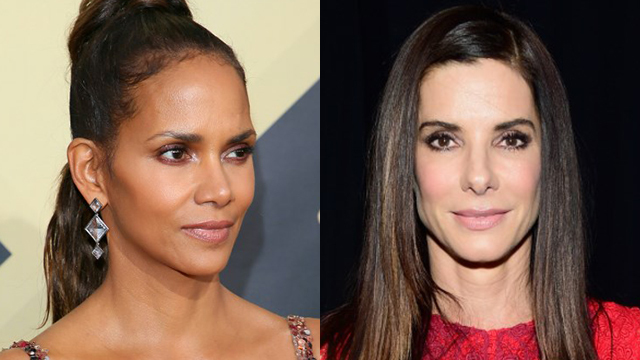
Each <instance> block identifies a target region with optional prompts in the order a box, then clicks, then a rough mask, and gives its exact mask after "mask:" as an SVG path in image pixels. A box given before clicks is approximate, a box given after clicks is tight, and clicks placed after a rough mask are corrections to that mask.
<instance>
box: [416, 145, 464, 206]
mask: <svg viewBox="0 0 640 360" xmlns="http://www.w3.org/2000/svg"><path fill="white" fill-rule="evenodd" d="M416 178H417V181H418V187H419V188H420V195H421V196H422V203H423V204H420V206H424V205H425V204H428V205H437V204H438V202H439V201H440V200H442V199H444V198H446V197H447V196H448V195H450V194H451V192H452V191H454V190H455V184H457V180H456V179H457V175H456V170H455V166H454V165H453V164H452V162H445V161H439V160H437V159H435V160H434V159H429V158H428V157H422V158H421V157H419V156H418V157H417V161H416Z"/></svg>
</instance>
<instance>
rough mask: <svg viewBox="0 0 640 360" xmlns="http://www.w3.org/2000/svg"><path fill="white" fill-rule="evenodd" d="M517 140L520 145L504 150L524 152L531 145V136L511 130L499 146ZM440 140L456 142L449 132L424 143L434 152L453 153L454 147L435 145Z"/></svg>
mask: <svg viewBox="0 0 640 360" xmlns="http://www.w3.org/2000/svg"><path fill="white" fill-rule="evenodd" d="M514 139H515V140H516V141H519V142H520V143H519V144H518V143H517V145H504V146H501V147H502V148H504V149H506V150H509V151H516V150H524V149H525V148H526V147H527V146H528V145H529V143H531V136H529V135H527V134H525V133H523V132H521V131H517V130H511V131H508V132H506V133H504V134H502V136H501V137H500V139H499V141H498V144H500V143H502V142H504V141H508V140H514ZM440 140H447V141H448V142H455V137H454V136H453V135H452V134H450V133H448V132H435V133H433V134H431V135H429V136H427V138H426V139H425V140H424V142H425V143H426V144H427V146H429V148H430V149H431V150H433V151H437V152H444V151H451V150H452V146H450V145H449V146H446V147H438V146H436V145H434V142H435V141H440Z"/></svg>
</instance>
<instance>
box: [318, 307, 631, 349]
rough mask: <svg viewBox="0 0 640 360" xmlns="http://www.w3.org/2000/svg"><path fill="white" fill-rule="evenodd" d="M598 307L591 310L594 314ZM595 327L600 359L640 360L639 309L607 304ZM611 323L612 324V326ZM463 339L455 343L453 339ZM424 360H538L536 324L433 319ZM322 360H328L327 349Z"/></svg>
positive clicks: (531, 322)
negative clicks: (498, 325)
mask: <svg viewBox="0 0 640 360" xmlns="http://www.w3.org/2000/svg"><path fill="white" fill-rule="evenodd" d="M596 306H597V304H595V303H590V304H589V308H590V310H591V313H592V315H595V310H596ZM603 307H604V313H606V315H607V316H608V318H607V316H605V315H604V313H600V314H599V315H598V316H597V317H596V318H595V320H594V322H593V324H592V329H593V334H594V344H595V348H596V351H597V353H598V357H599V358H600V360H640V309H638V308H628V307H625V306H622V305H618V304H615V303H612V302H604V303H603ZM609 321H610V323H609ZM456 338H457V339H460V340H458V341H453V339H456ZM426 342H427V343H426V347H427V350H428V351H426V353H427V354H428V355H425V356H424V357H423V360H436V359H438V360H458V359H464V360H493V359H497V360H539V359H540V358H539V353H538V343H537V340H536V332H535V326H534V322H533V321H530V322H528V323H523V324H519V325H516V326H514V327H511V328H506V329H497V330H481V329H477V328H473V327H468V326H464V325H460V324H451V323H446V322H444V321H443V320H442V318H440V317H439V316H438V315H433V316H432V318H431V327H430V329H429V335H428V336H427V339H426ZM320 359H326V360H328V359H327V357H326V347H323V348H322V349H321V350H320Z"/></svg>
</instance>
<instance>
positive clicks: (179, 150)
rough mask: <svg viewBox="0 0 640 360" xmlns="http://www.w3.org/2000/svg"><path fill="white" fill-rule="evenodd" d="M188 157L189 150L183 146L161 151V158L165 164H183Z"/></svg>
mask: <svg viewBox="0 0 640 360" xmlns="http://www.w3.org/2000/svg"><path fill="white" fill-rule="evenodd" d="M187 157H188V154H187V149H186V148H185V147H183V146H175V147H171V148H164V149H162V150H160V158H161V160H163V161H165V162H170V163H176V162H182V161H184V160H185V159H186V158H187Z"/></svg>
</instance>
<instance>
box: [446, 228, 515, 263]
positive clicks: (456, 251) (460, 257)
mask: <svg viewBox="0 0 640 360" xmlns="http://www.w3.org/2000/svg"><path fill="white" fill-rule="evenodd" d="M478 235H479V236H478ZM478 235H476V236H473V235H471V236H469V235H466V236H460V237H457V239H456V238H452V239H451V241H447V242H445V244H446V245H445V247H446V249H445V251H447V252H448V253H449V255H451V256H452V257H453V258H454V259H455V260H456V261H458V262H459V263H462V264H465V265H468V266H474V265H475V266H492V265H498V264H500V263H502V262H504V261H506V260H507V259H508V258H509V257H510V256H511V255H512V254H513V253H514V250H515V249H516V248H518V243H517V242H514V241H510V240H508V239H504V238H503V239H500V238H496V236H495V235H493V236H492V235H491V234H482V235H480V234H478ZM447 243H448V244H447Z"/></svg>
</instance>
